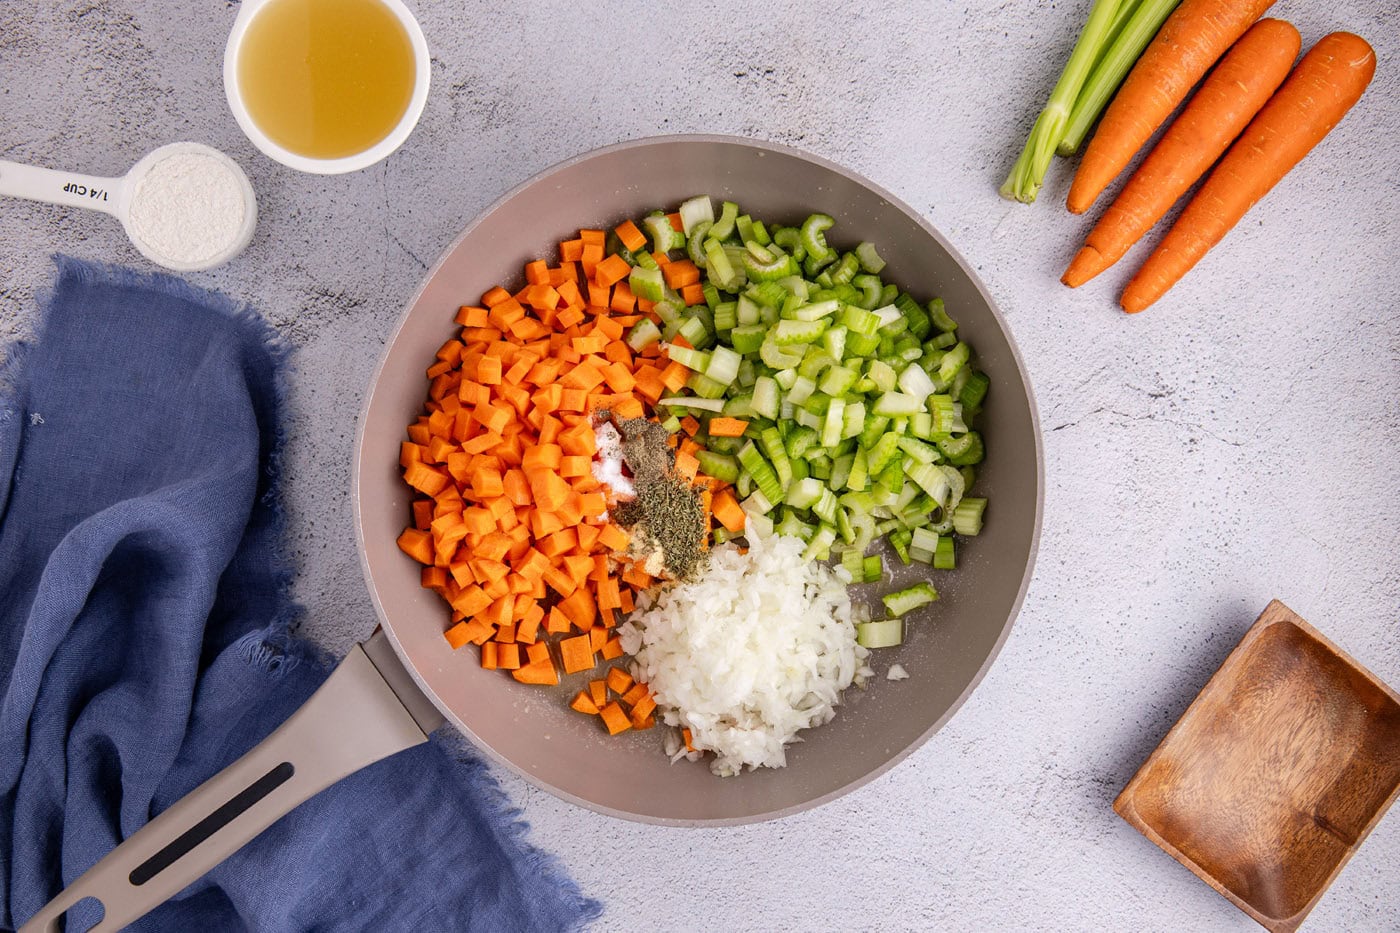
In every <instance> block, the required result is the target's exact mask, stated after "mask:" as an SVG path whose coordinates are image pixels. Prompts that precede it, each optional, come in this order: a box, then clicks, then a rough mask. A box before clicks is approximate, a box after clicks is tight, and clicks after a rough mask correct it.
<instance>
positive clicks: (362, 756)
mask: <svg viewBox="0 0 1400 933" xmlns="http://www.w3.org/2000/svg"><path fill="white" fill-rule="evenodd" d="M383 638H384V636H383V635H382V633H377V634H376V635H375V638H372V639H371V640H370V642H368V643H366V646H365V647H364V648H362V647H361V646H359V645H356V646H355V648H354V649H353V650H352V651H351V652H350V654H349V655H348V656H347V657H346V658H345V660H344V661H342V662H341V663H340V665H339V666H338V667H337V668H336V669H335V671H334V672H332V674H331V676H330V677H329V678H328V679H327V680H326V682H325V683H324V684H322V685H321V688H320V689H319V690H317V691H316V692H315V693H314V694H313V695H312V696H311V699H309V700H307V701H306V703H305V704H304V705H303V706H302V707H301V709H299V710H297V711H296V712H295V713H293V714H292V717H291V718H290V719H288V720H287V721H286V722H285V723H283V724H282V726H280V727H279V728H278V729H277V731H275V732H273V733H272V734H271V735H270V736H268V737H267V738H266V739H264V740H263V742H262V743H261V744H259V745H258V746H256V747H255V748H253V750H252V751H250V752H248V753H247V754H246V755H244V756H243V757H242V758H240V759H238V760H237V761H235V762H234V763H233V764H231V765H229V766H228V767H227V768H225V769H224V770H223V771H220V772H219V773H218V774H216V775H214V776H213V777H212V778H210V779H209V780H208V781H206V782H204V783H203V784H201V785H200V786H199V787H197V788H195V789H194V790H193V791H191V792H190V793H189V794H188V795H186V796H185V797H184V798H182V799H181V800H179V801H177V802H176V803H174V804H173V805H172V806H171V807H170V808H169V809H167V810H166V811H165V812H164V813H162V814H161V815H160V816H158V817H156V818H155V819H153V820H151V822H149V823H147V824H146V825H145V826H143V827H142V828H141V829H140V830H138V831H137V832H136V833H133V834H132V836H131V837H130V838H129V839H127V840H126V841H125V842H123V843H121V845H119V846H117V847H116V848H115V849H113V850H112V851H111V852H110V853H108V854H107V855H106V857H104V858H103V859H102V860H101V861H99V862H98V863H97V864H96V865H94V866H93V867H92V868H90V869H89V870H88V871H87V872H86V873H84V874H83V875H82V876H81V877H79V878H78V880H77V881H75V882H73V883H72V884H71V885H69V886H68V887H67V888H66V889H64V891H63V892H62V893H61V894H59V895H58V896H57V897H56V898H54V899H53V900H52V901H50V902H49V903H48V904H46V905H45V906H44V907H43V908H42V909H41V910H40V911H39V912H38V913H37V914H35V915H34V916H33V917H32V918H30V920H29V921H28V922H26V923H25V924H24V925H23V926H22V927H20V931H21V933H41V931H42V933H57V931H58V930H59V923H58V920H59V917H61V916H62V915H63V913H64V912H65V911H67V910H68V909H69V908H70V907H72V906H73V905H74V904H76V903H77V902H78V901H80V900H83V899H84V898H89V897H92V898H96V899H97V900H99V901H101V902H102V906H103V909H104V914H103V918H102V922H100V923H98V924H97V925H96V926H93V927H91V928H90V929H91V931H92V933H97V931H102V933H106V931H114V930H119V929H121V928H122V927H125V926H126V925H127V924H129V923H132V922H134V921H135V920H137V919H139V918H140V917H142V916H143V915H145V914H146V913H147V912H149V911H150V910H152V909H154V908H155V907H157V906H158V905H160V904H161V903H163V902H164V901H166V900H167V899H168V898H170V897H172V896H174V895H175V894H177V893H179V892H180V891H181V890H182V889H184V888H185V887H186V886H188V885H189V884H190V883H191V882H193V881H195V880H197V879H198V878H199V877H200V876H202V875H203V874H204V873H205V872H207V871H209V870H210V869H211V868H213V867H214V866H215V865H217V864H219V863H220V862H222V861H223V860H224V859H225V858H227V857H228V856H230V855H232V854H233V853H234V852H235V851H237V850H238V849H240V848H242V846H243V845H244V844H245V843H247V842H248V841H249V840H250V839H252V838H253V837H254V836H256V835H257V834H258V833H260V832H262V831H263V830H264V829H266V828H267V827H268V826H270V825H271V824H272V823H274V822H275V821H276V820H277V819H278V818H280V817H281V816H282V815H284V814H286V813H288V812H290V811H291V810H292V809H293V808H294V807H296V806H297V804H299V803H301V802H302V801H304V800H306V799H307V798H308V797H310V796H312V795H313V794H316V793H317V792H319V791H321V790H322V789H324V788H326V787H328V786H330V785H331V784H334V783H335V782H336V781H339V780H340V779H341V778H343V777H345V776H346V775H349V774H351V773H353V772H355V771H358V770H359V769H361V768H363V767H365V766H367V765H370V764H373V763H374V762H376V761H379V760H380V759H381V758H387V757H388V756H389V755H392V754H394V753H395V752H399V751H402V750H404V749H406V748H411V747H412V746H414V745H418V744H420V743H421V742H424V741H426V739H427V735H426V734H425V731H424V728H425V727H424V726H420V725H419V722H420V721H424V722H426V724H427V727H429V728H430V727H431V725H432V719H431V718H429V719H426V720H425V719H424V714H423V713H422V711H421V710H420V709H418V707H427V708H428V709H431V704H428V702H427V700H426V698H424V697H422V696H421V694H418V693H417V692H416V688H413V687H412V681H411V680H409V679H408V677H407V675H406V674H404V676H403V677H402V678H400V677H398V676H397V674H398V671H394V670H390V671H389V672H388V673H387V674H381V673H380V671H379V669H378V668H376V666H375V663H374V662H372V661H371V660H370V655H369V654H367V653H366V650H365V648H369V649H370V651H371V652H372V653H373V654H374V656H375V657H376V659H382V658H383V657H385V656H386V652H387V656H390V657H391V656H392V651H391V650H388V649H387V646H386V645H383V644H382V640H383ZM375 639H379V640H380V641H379V642H376V640H375ZM379 649H384V650H379ZM380 663H381V665H384V664H386V662H385V661H384V660H380ZM388 663H393V664H397V661H396V660H394V661H391V662H388ZM391 680H392V681H393V682H394V687H396V688H398V689H399V690H400V691H401V692H402V691H404V690H405V689H407V690H412V691H414V694H415V695H412V696H409V697H405V698H404V699H400V696H399V694H398V693H396V692H395V689H394V688H391V686H390V681H391ZM405 683H407V684H408V687H407V688H405V687H404V684H405ZM405 704H407V705H405ZM410 708H415V712H417V713H418V715H419V719H418V720H415V718H414V715H413V714H410V712H409V709H410ZM434 713H435V711H434ZM437 721H438V722H440V721H441V719H440V717H439V718H438V719H437Z"/></svg>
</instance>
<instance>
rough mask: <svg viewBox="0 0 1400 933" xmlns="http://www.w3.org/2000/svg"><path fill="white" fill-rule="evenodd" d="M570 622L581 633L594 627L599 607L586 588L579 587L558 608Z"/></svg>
mask: <svg viewBox="0 0 1400 933" xmlns="http://www.w3.org/2000/svg"><path fill="white" fill-rule="evenodd" d="M555 608H557V609H558V610H559V611H560V612H562V613H563V614H564V616H565V618H567V619H568V620H569V621H570V622H572V623H573V625H574V628H576V629H578V630H579V631H580V632H586V631H588V630H589V629H590V628H592V627H593V620H594V619H596V618H598V607H597V604H596V603H595V602H594V601H593V597H592V595H591V594H590V593H589V592H588V590H587V589H586V588H585V587H582V586H580V587H578V588H577V589H576V590H574V591H573V592H572V593H570V594H569V595H568V597H566V598H565V599H564V600H563V601H562V602H560V603H559V605H558V606H556V607H555Z"/></svg>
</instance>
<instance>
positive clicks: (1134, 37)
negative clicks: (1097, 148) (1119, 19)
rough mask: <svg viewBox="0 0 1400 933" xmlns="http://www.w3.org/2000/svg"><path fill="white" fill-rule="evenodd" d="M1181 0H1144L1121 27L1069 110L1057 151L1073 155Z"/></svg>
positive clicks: (1063, 154)
mask: <svg viewBox="0 0 1400 933" xmlns="http://www.w3.org/2000/svg"><path fill="white" fill-rule="evenodd" d="M1180 2H1181V0H1141V2H1140V3H1139V4H1138V6H1137V9H1135V10H1133V11H1132V17H1131V18H1130V19H1129V20H1128V21H1127V23H1125V24H1124V25H1123V28H1122V31H1121V32H1119V33H1118V36H1117V38H1115V39H1114V40H1113V43H1112V45H1110V46H1109V48H1108V50H1107V51H1106V52H1104V54H1103V56H1102V57H1100V59H1099V61H1098V63H1097V64H1096V65H1094V70H1093V71H1092V72H1090V73H1089V78H1088V80H1086V81H1085V82H1084V87H1083V88H1081V89H1080V91H1079V99H1078V100H1076V101H1075V102H1074V109H1073V110H1072V111H1070V115H1069V123H1068V124H1067V125H1066V126H1065V131H1064V136H1063V138H1062V139H1061V140H1060V144H1059V145H1058V146H1056V147H1055V151H1056V152H1057V153H1059V154H1060V155H1062V156H1067V155H1074V153H1076V152H1078V151H1079V147H1080V146H1081V145H1082V144H1083V142H1084V137H1085V136H1087V135H1088V134H1089V127H1091V126H1093V125H1094V121H1095V120H1097V119H1098V118H1099V114H1101V113H1103V110H1104V108H1105V107H1107V106H1108V102H1109V100H1110V99H1111V98H1112V97H1113V94H1114V93H1115V92H1116V91H1117V90H1118V85H1120V84H1122V83H1123V79H1124V78H1125V77H1127V75H1128V70H1129V69H1130V68H1132V67H1133V65H1135V64H1136V63H1137V60H1138V58H1140V57H1141V56H1142V51H1143V49H1145V48H1147V43H1149V42H1151V41H1152V39H1153V37H1154V36H1156V35H1157V30H1158V29H1160V28H1162V23H1163V22H1165V21H1166V19H1167V17H1168V16H1170V15H1171V12H1172V10H1175V9H1176V7H1177V4H1179V3H1180Z"/></svg>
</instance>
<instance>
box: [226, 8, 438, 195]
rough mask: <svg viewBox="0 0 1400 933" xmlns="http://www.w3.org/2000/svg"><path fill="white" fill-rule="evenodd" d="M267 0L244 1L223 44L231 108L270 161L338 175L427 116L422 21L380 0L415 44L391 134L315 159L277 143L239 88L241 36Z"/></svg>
mask: <svg viewBox="0 0 1400 933" xmlns="http://www.w3.org/2000/svg"><path fill="white" fill-rule="evenodd" d="M269 2H272V0H244V3H243V6H242V9H240V10H239V12H238V18H237V19H236V20H234V23H233V29H232V30H230V31H229V36H228V44H227V45H226V46H225V47H224V95H225V96H226V97H227V98H228V105H229V109H230V110H232V111H233V117H234V119H235V120H237V121H238V125H239V127H240V128H241V129H242V130H243V132H244V134H245V135H247V137H248V139H249V140H250V141H251V142H252V143H253V145H254V146H257V147H258V149H259V150H261V151H262V153H263V154H264V155H266V156H267V157H268V158H270V159H274V160H275V161H277V162H281V163H282V164H283V165H286V166H288V167H290V168H294V169H297V170H298V171H302V172H311V173H313V174H317V175H339V174H342V173H344V172H354V171H358V170H359V169H362V168H367V167H369V166H371V165H373V164H374V163H376V162H378V161H379V160H381V159H383V158H384V157H385V156H387V155H389V154H390V153H391V152H393V151H394V150H395V149H397V148H399V146H401V145H403V141H404V140H405V139H407V138H408V135H409V133H411V132H413V128H414V126H416V125H417V124H418V118H419V117H420V116H422V114H423V107H424V105H425V104H426V103H427V101H428V83H429V80H430V77H431V71H432V69H431V62H430V60H429V54H428V41H427V39H426V38H425V37H424V36H423V28H422V27H421V26H419V25H418V20H417V19H416V18H415V17H414V15H413V13H412V12H410V11H409V9H408V7H406V6H404V4H403V0H378V2H380V3H382V4H384V6H386V7H388V9H389V11H390V12H392V13H393V14H394V15H395V16H396V17H398V20H399V22H400V23H402V24H403V27H404V30H405V31H406V32H407V33H408V41H409V44H410V45H412V46H413V60H414V77H413V95H412V96H411V97H410V98H409V101H408V108H407V109H406V110H405V111H404V113H403V117H401V118H400V119H399V122H398V125H396V126H395V127H394V128H393V130H391V131H390V133H389V135H388V136H385V137H384V138H383V139H381V140H380V141H379V142H378V143H376V144H375V145H373V146H371V147H370V148H368V149H366V150H365V151H364V152H360V153H356V154H355V155H350V156H344V157H342V158H339V159H313V158H309V157H307V156H304V155H300V154H298V153H295V152H292V151H291V150H289V149H285V148H283V147H282V146H279V145H278V144H277V143H275V142H273V141H272V140H271V139H269V138H268V136H267V134H266V133H264V132H263V131H262V129H261V128H260V127H259V126H258V125H257V124H256V123H254V122H253V118H252V116H251V115H249V113H248V108H247V107H246V106H245V105H244V103H243V95H242V92H241V91H240V90H239V87H238V52H239V49H240V48H241V47H242V45H243V37H244V36H245V35H247V33H248V25H249V24H250V23H251V22H252V21H253V18H254V17H255V16H257V15H258V12H259V11H260V10H262V9H263V8H264V7H265V6H267V4H268V3H269Z"/></svg>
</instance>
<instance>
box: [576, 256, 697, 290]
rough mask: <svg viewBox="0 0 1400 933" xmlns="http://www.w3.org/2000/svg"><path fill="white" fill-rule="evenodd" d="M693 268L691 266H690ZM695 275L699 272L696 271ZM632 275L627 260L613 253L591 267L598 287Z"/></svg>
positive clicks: (613, 283)
mask: <svg viewBox="0 0 1400 933" xmlns="http://www.w3.org/2000/svg"><path fill="white" fill-rule="evenodd" d="M692 266H693V264H692ZM696 272H697V274H698V272H699V270H696ZM631 273H632V267H631V266H630V265H629V264H628V263H627V260H625V259H623V258H622V257H621V256H619V255H617V254H616V253H614V254H613V255H611V256H609V257H607V258H606V259H604V260H602V261H601V262H599V263H598V264H597V265H596V266H594V267H593V280H594V281H595V282H597V283H598V284H599V285H602V286H605V287H610V286H612V285H615V284H616V283H618V282H621V281H622V280H623V279H625V278H627V276H629V275H630V274H631Z"/></svg>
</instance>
